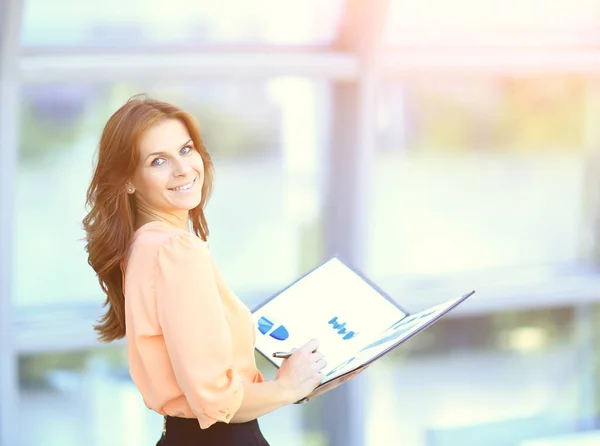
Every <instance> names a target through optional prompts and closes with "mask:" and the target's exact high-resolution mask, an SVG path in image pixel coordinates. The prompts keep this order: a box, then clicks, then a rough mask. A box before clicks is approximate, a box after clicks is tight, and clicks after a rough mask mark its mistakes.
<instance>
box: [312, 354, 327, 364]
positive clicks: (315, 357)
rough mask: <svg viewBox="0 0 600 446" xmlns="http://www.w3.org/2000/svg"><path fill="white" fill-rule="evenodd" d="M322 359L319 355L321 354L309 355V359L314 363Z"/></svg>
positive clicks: (321, 355)
mask: <svg viewBox="0 0 600 446" xmlns="http://www.w3.org/2000/svg"><path fill="white" fill-rule="evenodd" d="M323 357H324V356H323V353H321V352H314V353H312V354H311V358H312V359H313V361H315V362H317V361H319V360H320V359H323Z"/></svg>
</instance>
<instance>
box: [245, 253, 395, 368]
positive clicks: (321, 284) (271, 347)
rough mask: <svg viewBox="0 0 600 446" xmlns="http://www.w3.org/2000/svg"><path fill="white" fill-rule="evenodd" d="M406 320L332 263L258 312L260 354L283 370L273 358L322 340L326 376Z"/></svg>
mask: <svg viewBox="0 0 600 446" xmlns="http://www.w3.org/2000/svg"><path fill="white" fill-rule="evenodd" d="M405 316H406V313H405V312H403V311H402V310H401V309H400V308H399V307H398V306H397V305H396V304H394V303H392V302H391V301H390V300H388V299H387V298H386V297H385V296H384V295H382V294H381V293H380V292H379V291H377V290H376V289H375V288H374V287H373V286H371V285H370V284H369V283H368V282H367V281H366V280H365V279H363V278H362V277H361V276H360V275H358V274H357V273H356V272H354V271H353V270H352V269H350V268H349V267H348V266H346V265H345V264H344V263H343V262H341V261H340V260H339V259H337V258H333V259H331V260H329V261H328V262H326V263H324V264H323V265H321V266H319V267H318V268H316V269H315V270H313V271H311V272H310V273H309V274H307V275H305V276H304V277H302V278H301V279H299V280H298V281H296V282H295V283H293V284H292V285H291V286H289V287H288V288H286V289H285V290H283V291H282V292H280V293H278V294H277V295H276V296H275V297H273V298H272V299H270V300H269V301H268V302H267V303H265V304H264V305H262V306H261V307H259V308H257V309H256V310H255V311H254V312H253V318H254V322H255V325H256V349H257V350H258V351H259V352H261V353H262V354H263V355H264V356H265V357H267V358H268V359H269V360H270V361H271V362H273V363H274V364H275V365H276V366H278V367H279V366H280V365H281V362H282V361H283V360H282V359H277V358H272V357H271V354H272V353H274V352H279V351H290V350H291V349H292V348H297V347H299V346H301V345H303V344H305V343H306V342H308V341H309V340H310V339H312V338H317V339H318V340H319V351H320V352H321V353H323V355H325V357H326V358H327V363H328V366H327V368H326V369H325V370H324V373H325V374H327V373H329V372H330V371H331V370H332V369H333V368H334V367H335V366H336V365H339V364H340V363H342V362H344V361H347V360H348V358H350V357H353V356H355V355H356V353H357V352H358V351H359V350H360V349H361V348H362V347H363V346H365V345H368V344H369V343H371V342H373V340H376V339H379V337H380V334H381V333H382V331H383V330H385V329H386V327H390V326H391V325H392V324H394V323H395V322H397V321H399V320H400V319H402V318H404V317H405Z"/></svg>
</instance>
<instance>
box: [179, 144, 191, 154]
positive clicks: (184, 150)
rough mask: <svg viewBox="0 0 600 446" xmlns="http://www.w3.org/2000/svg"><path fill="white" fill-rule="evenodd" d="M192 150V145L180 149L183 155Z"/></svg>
mask: <svg viewBox="0 0 600 446" xmlns="http://www.w3.org/2000/svg"><path fill="white" fill-rule="evenodd" d="M192 150H194V149H193V148H192V147H190V146H184V147H182V148H181V150H180V151H179V153H180V154H182V155H187V154H188V153H190V152H191V151H192Z"/></svg>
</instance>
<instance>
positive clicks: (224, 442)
mask: <svg viewBox="0 0 600 446" xmlns="http://www.w3.org/2000/svg"><path fill="white" fill-rule="evenodd" d="M156 446H269V443H267V440H265V437H263V435H262V432H261V431H260V428H259V427H258V421H256V420H252V421H248V422H247V423H229V424H227V423H220V422H219V423H215V424H213V425H212V426H210V427H209V428H208V429H200V424H199V423H198V420H197V419H196V418H180V417H171V416H166V417H165V423H164V429H163V434H162V437H161V438H160V440H159V441H158V443H156Z"/></svg>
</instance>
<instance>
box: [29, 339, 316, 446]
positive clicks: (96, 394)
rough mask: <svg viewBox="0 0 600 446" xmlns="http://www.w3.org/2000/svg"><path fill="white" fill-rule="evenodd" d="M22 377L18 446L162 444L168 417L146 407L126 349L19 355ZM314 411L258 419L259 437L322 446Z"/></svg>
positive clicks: (262, 364) (289, 410)
mask: <svg viewBox="0 0 600 446" xmlns="http://www.w3.org/2000/svg"><path fill="white" fill-rule="evenodd" d="M257 364H258V366H259V368H260V369H261V370H262V371H263V372H264V373H265V377H266V378H268V379H272V378H274V374H275V372H274V370H275V369H274V367H273V366H272V365H270V364H269V363H268V362H267V361H266V360H264V359H262V357H257ZM19 378H20V385H19V407H18V419H19V423H20V427H19V435H20V439H21V443H20V446H59V445H60V446H64V445H82V444H85V445H89V446H131V445H154V444H156V442H157V441H158V439H159V438H160V435H161V432H162V427H163V418H162V416H161V415H159V414H157V413H156V412H153V411H151V410H148V409H147V408H146V406H145V405H144V401H143V399H142V397H141V395H140V394H139V392H138V390H137V388H136V387H135V385H134V384H133V382H132V381H131V378H130V377H129V371H128V367H127V352H126V348H125V347H124V346H115V347H107V348H101V349H100V348H99V349H93V350H85V351H76V352H58V353H47V354H33V355H22V356H21V357H20V358H19ZM313 410H314V408H311V407H308V405H307V407H304V408H302V409H300V407H299V406H289V407H286V408H283V409H280V410H277V411H275V412H273V413H271V414H269V415H267V416H265V417H261V419H260V425H261V430H262V431H263V434H264V436H265V437H266V438H267V440H268V441H269V442H271V444H285V445H289V446H300V445H315V446H318V445H319V443H315V441H314V440H312V439H314V438H320V437H322V434H319V432H316V431H314V430H311V429H310V428H305V427H304V426H303V423H302V421H303V418H304V416H306V417H309V418H310V416H311V413H312V411H313ZM303 414H304V415H303ZM32 425H33V426H35V429H31V426H32Z"/></svg>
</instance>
